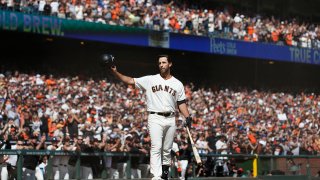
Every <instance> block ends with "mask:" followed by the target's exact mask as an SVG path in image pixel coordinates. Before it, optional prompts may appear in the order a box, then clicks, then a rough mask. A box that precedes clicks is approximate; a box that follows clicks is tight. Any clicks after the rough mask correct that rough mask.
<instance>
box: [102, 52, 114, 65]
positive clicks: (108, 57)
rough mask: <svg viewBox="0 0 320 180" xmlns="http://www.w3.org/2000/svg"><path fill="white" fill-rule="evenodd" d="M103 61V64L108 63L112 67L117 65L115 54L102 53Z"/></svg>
mask: <svg viewBox="0 0 320 180" xmlns="http://www.w3.org/2000/svg"><path fill="white" fill-rule="evenodd" d="M102 62H103V64H105V65H107V66H108V67H112V66H114V65H115V59H114V56H113V55H111V54H103V55H102Z"/></svg>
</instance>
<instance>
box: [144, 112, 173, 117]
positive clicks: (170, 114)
mask: <svg viewBox="0 0 320 180" xmlns="http://www.w3.org/2000/svg"><path fill="white" fill-rule="evenodd" d="M150 114H158V115H160V116H164V117H169V116H172V115H174V112H153V111H150Z"/></svg>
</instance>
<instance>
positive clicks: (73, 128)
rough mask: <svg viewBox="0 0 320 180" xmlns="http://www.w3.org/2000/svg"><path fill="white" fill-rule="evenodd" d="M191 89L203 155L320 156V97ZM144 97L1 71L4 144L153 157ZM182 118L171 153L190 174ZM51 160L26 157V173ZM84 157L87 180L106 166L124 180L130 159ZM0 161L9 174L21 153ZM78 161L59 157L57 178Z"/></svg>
mask: <svg viewBox="0 0 320 180" xmlns="http://www.w3.org/2000/svg"><path fill="white" fill-rule="evenodd" d="M185 91H186V95H187V98H188V104H189V108H190V112H192V114H193V124H192V134H193V139H194V140H195V143H196V146H197V147H198V150H199V153H200V154H207V153H214V154H216V153H218V154H219V153H220V154H267V155H302V154H306V155H316V154H318V153H319V152H320V137H319V131H320V127H319V117H320V112H319V110H320V97H319V96H318V95H317V94H313V93H310V94H305V93H301V94H290V93H281V92H278V93H273V92H267V91H257V90H253V91H248V90H242V91H233V90H228V89H221V90H212V89H204V88H195V87H194V86H193V85H192V84H188V85H186V86H185ZM144 99H145V96H144V95H143V93H142V92H140V91H139V90H137V89H134V88H132V87H130V86H129V87H127V86H125V85H123V84H120V83H117V82H113V81H110V80H106V79H102V80H93V79H81V78H79V77H54V76H53V75H40V74H23V73H19V72H18V71H15V72H10V71H7V72H4V73H3V74H0V100H1V104H3V106H2V109H1V115H0V138H1V139H2V140H1V145H0V146H1V148H2V149H48V150H67V151H81V152H131V153H139V154H144V155H148V153H149V149H150V137H149V134H148V130H147V116H148V112H146V110H145V103H144V102H145V101H144ZM178 114H179V113H178V112H177V116H176V120H177V121H176V122H177V127H178V128H177V132H176V138H175V144H176V145H175V146H174V147H175V148H174V149H173V150H174V152H176V153H174V154H179V156H176V165H177V167H178V168H180V170H181V171H180V174H181V176H183V177H184V176H185V174H188V173H190V172H189V169H188V168H187V164H188V163H186V162H188V160H189V163H190V162H191V161H190V159H191V156H190V153H191V150H190V146H189V145H188V142H187V137H188V136H187V134H186V131H185V130H184V126H183V123H182V122H183V119H182V117H180V116H179V115H178ZM12 141H14V142H16V144H14V143H13V144H12V143H10V142H12ZM177 152H179V153H177ZM46 158H47V157H42V158H41V159H39V157H37V156H27V158H25V159H24V162H23V167H24V168H26V171H24V175H26V176H27V174H30V173H31V174H32V173H33V174H34V175H36V176H37V177H43V174H45V173H44V166H45V165H46V160H47V159H46ZM81 158H83V159H81V168H82V170H81V173H82V175H81V177H85V178H88V179H90V178H97V177H101V174H100V172H101V170H102V169H103V168H106V169H105V170H106V171H107V172H108V175H109V178H123V177H124V174H125V166H126V161H127V160H126V159H125V158H119V157H112V158H111V157H108V158H101V157H94V158H93V157H81ZM0 159H1V160H0V164H1V165H2V167H8V173H7V174H10V173H9V172H10V170H9V167H10V168H11V170H12V169H13V170H14V169H15V168H16V162H17V159H16V156H12V155H9V156H1V158H0ZM75 163H76V159H75V158H74V157H72V156H71V157H67V156H60V157H59V156H56V157H54V159H53V160H52V164H53V177H54V178H55V179H59V178H74V177H75V171H74V170H75ZM229 165H230V167H228V168H225V172H224V175H228V176H236V175H237V171H233V170H232V168H236V167H234V164H233V163H230V162H229ZM231 165H233V167H231ZM66 167H67V168H66ZM41 168H42V170H41ZM131 168H132V176H133V177H134V178H141V177H148V176H149V175H148V174H149V173H148V172H149V158H148V157H146V156H141V157H139V158H133V159H132V164H131ZM3 172H4V171H2V173H3ZM2 173H1V175H2ZM53 177H52V178H53ZM2 179H5V178H4V177H2ZM38 179H41V178H38Z"/></svg>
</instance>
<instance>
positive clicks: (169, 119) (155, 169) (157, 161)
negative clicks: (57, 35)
mask: <svg viewBox="0 0 320 180" xmlns="http://www.w3.org/2000/svg"><path fill="white" fill-rule="evenodd" d="M113 59H114V58H113V56H111V63H112V64H111V66H110V69H111V72H112V73H113V74H114V76H115V77H117V78H118V79H120V80H121V81H123V82H124V83H126V84H128V85H132V86H135V87H137V88H139V89H142V90H144V91H145V92H146V96H147V111H148V112H149V115H148V130H149V132H150V137H151V150H150V166H151V169H150V172H151V174H152V175H153V178H152V179H153V180H156V179H168V173H169V167H170V163H171V154H170V152H171V149H172V143H173V138H174V134H175V131H176V124H175V111H176V107H178V109H179V110H180V112H181V113H182V115H183V116H184V117H185V118H186V120H185V126H189V127H190V126H191V117H190V114H189V111H188V108H187V105H186V97H185V91H184V87H183V84H182V83H181V82H180V81H179V80H178V79H176V78H175V77H174V76H172V75H171V73H170V68H171V66H172V61H171V59H170V58H169V56H168V55H160V56H159V59H158V67H159V71H160V73H159V74H156V75H149V76H143V77H140V78H132V77H129V76H126V75H123V74H121V73H120V72H118V71H117V68H116V66H115V65H114V62H113ZM108 60H110V57H108ZM108 63H110V62H108ZM161 151H162V152H161Z"/></svg>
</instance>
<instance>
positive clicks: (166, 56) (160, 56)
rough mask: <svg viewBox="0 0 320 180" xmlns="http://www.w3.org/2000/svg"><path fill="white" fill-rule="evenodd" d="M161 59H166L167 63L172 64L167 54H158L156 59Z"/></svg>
mask: <svg viewBox="0 0 320 180" xmlns="http://www.w3.org/2000/svg"><path fill="white" fill-rule="evenodd" d="M162 57H165V58H167V60H168V62H169V63H170V62H172V61H171V58H170V57H169V55H167V54H160V55H159V56H158V59H160V58H162Z"/></svg>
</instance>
